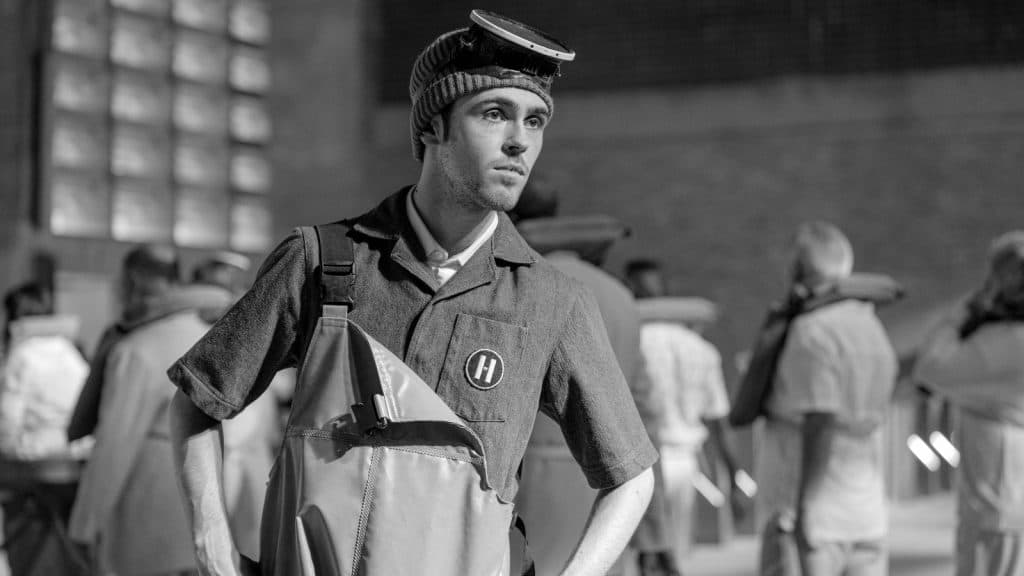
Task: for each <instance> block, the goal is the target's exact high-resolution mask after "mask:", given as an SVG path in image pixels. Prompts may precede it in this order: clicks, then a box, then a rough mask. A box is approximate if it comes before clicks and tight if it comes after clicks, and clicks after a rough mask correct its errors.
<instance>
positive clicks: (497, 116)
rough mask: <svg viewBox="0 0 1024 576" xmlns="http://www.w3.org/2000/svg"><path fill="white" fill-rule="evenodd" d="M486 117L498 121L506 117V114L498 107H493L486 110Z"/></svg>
mask: <svg viewBox="0 0 1024 576" xmlns="http://www.w3.org/2000/svg"><path fill="white" fill-rule="evenodd" d="M484 118H486V119H488V120H494V121H498V120H502V119H504V118H505V114H503V113H502V111H501V110H498V109H497V108H491V109H490V110H488V111H486V112H484Z"/></svg>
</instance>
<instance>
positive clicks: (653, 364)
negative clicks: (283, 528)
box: [0, 178, 1024, 576]
mask: <svg viewBox="0 0 1024 576" xmlns="http://www.w3.org/2000/svg"><path fill="white" fill-rule="evenodd" d="M510 216H511V217H512V218H513V221H514V222H515V223H516V225H517V227H518V228H519V230H520V232H521V234H522V235H523V237H524V238H525V239H526V240H527V241H528V242H529V243H530V244H531V245H532V246H533V247H534V248H535V249H536V250H538V251H539V252H541V253H542V254H544V255H545V256H546V258H547V259H548V260H549V261H551V262H552V263H554V264H555V266H556V267H558V268H559V269H560V270H562V271H563V272H564V273H566V274H568V275H569V276H572V277H574V278H576V279H578V280H580V281H581V282H583V283H584V284H586V285H587V286H588V287H589V289H590V290H591V291H592V293H593V294H594V295H595V297H596V299H597V302H598V304H599V307H600V310H601V314H602V316H603V317H604V322H605V326H606V329H607V332H608V337H609V340H610V342H611V343H612V348H613V350H614V352H615V354H616V357H617V360H618V362H619V365H620V367H621V368H622V370H623V372H624V374H625V375H626V376H627V380H628V381H629V384H630V387H631V390H632V393H633V398H634V401H635V402H636V405H637V408H638V410H639V413H640V415H641V417H642V419H643V421H644V424H645V426H646V428H647V432H648V434H649V436H650V437H651V439H652V440H653V441H654V443H655V445H656V446H657V448H658V450H659V452H660V455H661V458H660V460H659V463H658V464H657V465H656V467H655V477H656V489H655V494H654V497H653V499H652V502H651V505H650V506H649V508H648V512H647V514H646V516H645V517H644V519H643V521H642V522H641V524H640V527H639V528H638V529H637V531H636V533H635V534H634V537H633V539H632V542H631V544H630V549H629V551H628V552H627V554H625V555H623V557H622V558H621V559H620V561H619V562H618V563H617V564H616V566H615V567H614V568H613V572H612V573H617V574H640V575H643V576H673V575H675V576H678V575H679V574H681V573H682V571H681V568H680V567H681V566H683V565H685V557H686V555H687V554H688V551H689V550H690V548H691V546H692V544H693V540H694V530H695V526H696V525H695V523H696V522H697V519H698V517H699V515H698V514H697V512H696V510H697V507H696V502H697V501H698V500H699V499H703V500H705V501H707V502H708V503H710V504H711V506H712V507H713V508H715V509H721V510H725V511H728V513H727V515H726V516H725V518H726V521H727V522H742V521H743V520H744V518H747V517H749V516H750V515H752V514H755V512H756V516H755V518H756V522H757V525H758V526H759V527H760V530H761V540H762V546H761V556H760V573H761V574H764V575H775V574H778V575H789V574H793V575H799V574H812V575H817V574H837V575H838V574H852V575H875V574H877V575H882V574H887V573H888V560H887V552H886V549H885V538H886V531H887V514H886V507H887V503H886V495H885V486H884V482H883V478H884V466H885V454H884V452H885V447H884V445H883V440H882V438H883V429H884V425H885V422H886V416H887V410H888V409H889V406H890V404H891V401H892V396H893V393H894V389H895V388H896V387H897V385H898V383H899V382H904V383H911V384H913V385H914V386H919V387H921V389H922V390H927V391H928V393H935V394H939V395H942V396H943V397H944V398H946V399H948V400H949V401H951V402H952V403H954V404H955V405H956V406H958V407H960V408H961V410H962V416H961V418H960V420H959V428H958V430H957V431H956V433H955V439H956V443H957V444H958V446H959V449H960V452H961V454H963V461H962V463H961V470H960V472H961V475H960V478H959V482H958V493H959V510H958V528H957V533H956V535H955V543H956V557H957V563H958V570H957V574H958V575H973V574H978V575H981V574H986V575H1003V574H1005V575H1013V574H1021V573H1024V563H1022V560H1021V558H1022V544H1024V232H1010V233H1007V234H1004V235H1002V236H999V237H998V238H996V239H995V240H994V242H993V244H992V247H991V250H990V256H989V263H988V273H987V275H986V277H985V278H983V279H982V280H981V282H980V285H979V288H978V289H977V290H976V291H975V292H973V293H972V294H970V295H969V296H968V297H966V298H964V299H963V300H962V301H960V302H958V303H957V304H956V305H955V306H954V307H952V308H951V309H950V310H949V311H948V313H947V314H946V315H945V316H944V317H943V319H942V321H941V322H939V323H938V325H936V326H935V327H934V329H933V330H932V332H931V334H930V336H929V337H928V338H926V339H925V341H924V342H923V344H922V345H921V346H920V348H919V349H918V350H917V351H916V353H915V354H914V359H913V361H911V362H907V363H903V364H904V365H903V366H902V373H901V368H900V362H899V361H898V359H897V357H896V354H895V352H894V351H893V347H892V345H891V343H890V341H889V339H888V336H887V334H886V331H885V329H884V328H883V326H882V324H881V323H880V321H879V320H878V317H877V315H876V307H877V306H881V305H885V304H888V303H891V302H893V301H895V300H898V299H899V298H900V297H901V295H902V290H901V289H900V287H899V284H898V283H897V282H896V281H894V280H893V279H891V278H888V277H886V276H884V275H879V274H863V273H859V272H855V271H854V250H853V246H852V245H851V243H850V241H849V240H848V239H847V237H846V236H845V235H844V234H843V232H842V231H841V230H840V229H839V228H837V227H836V226H834V225H832V224H830V223H827V222H820V221H818V222H808V223H805V224H803V225H801V226H800V227H799V229H798V230H796V231H795V233H794V237H793V241H792V243H791V245H790V246H789V250H790V251H789V254H790V259H789V264H790V269H789V270H788V272H787V273H788V275H789V278H790V290H789V292H788V293H787V294H785V295H784V297H783V298H781V299H779V300H778V301H776V302H772V303H766V304H768V308H767V314H766V318H765V321H764V323H763V325H762V326H761V327H760V328H759V329H758V330H757V336H756V338H755V339H754V341H753V343H752V349H751V351H750V354H749V361H748V362H747V364H746V366H744V367H743V368H744V370H743V373H742V378H741V382H739V383H738V385H737V386H736V387H734V388H735V393H734V394H733V395H732V399H730V397H729V394H728V393H727V387H726V383H725V378H724V376H723V369H722V358H721V355H720V354H719V352H718V350H717V349H716V347H715V346H714V345H713V344H712V343H711V342H710V341H708V340H707V339H706V338H705V337H704V335H703V332H704V331H705V329H706V328H707V327H708V326H710V325H711V324H713V323H714V322H715V320H716V318H717V316H718V314H719V312H718V307H717V306H716V304H715V303H713V302H711V301H709V300H707V299H704V298H699V297H692V296H691V297H680V296H674V295H671V294H669V292H668V290H667V287H666V286H667V282H666V278H665V274H664V272H663V270H662V267H661V265H660V263H659V262H656V261H654V260H649V259H642V260H633V261H630V262H629V263H628V264H627V266H626V267H625V269H624V271H623V272H622V274H621V275H618V276H617V275H614V274H612V273H611V272H609V271H607V270H606V269H603V268H602V265H603V264H604V260H605V256H606V255H607V252H608V250H609V248H610V247H611V246H612V245H614V243H615V242H616V241H618V240H619V239H621V238H623V237H624V236H626V235H628V233H629V229H628V227H627V226H625V225H624V224H623V223H621V222H619V221H617V220H616V219H615V218H612V217H609V216H605V215H585V216H579V215H573V216H561V215H559V214H558V197H557V193H556V191H555V190H554V189H553V188H552V187H551V186H549V185H546V184H545V183H544V181H543V180H542V179H541V178H537V181H536V182H533V181H531V184H530V185H528V186H527V188H526V190H525V191H524V194H523V196H522V198H521V200H520V203H519V205H518V206H517V207H516V209H515V210H514V211H513V212H511V213H510ZM250 273H251V270H250V262H249V259H248V258H246V257H244V256H242V255H239V254H233V253H219V254H215V255H213V256H211V257H210V258H208V259H207V260H205V261H203V262H201V263H200V264H198V265H197V266H196V267H195V268H194V269H193V270H192V271H191V272H190V274H189V275H188V278H189V280H188V281H183V276H184V275H183V274H182V271H181V270H180V266H179V261H178V255H177V254H176V253H175V251H174V250H173V249H172V248H169V247H166V246H154V245H144V246H138V247H136V248H134V249H132V250H131V251H130V252H129V253H128V254H127V256H126V257H125V258H124V261H123V267H122V270H121V282H120V288H121V290H120V299H121V307H120V308H121V314H120V317H118V318H116V319H112V323H111V325H110V326H109V327H108V328H107V329H106V330H105V331H104V333H103V335H102V337H101V338H100V341H99V344H98V345H97V346H96V350H94V351H92V352H91V354H85V353H83V350H82V349H81V347H80V346H79V345H78V343H77V342H78V328H79V327H78V320H77V319H76V317H74V316H72V315H67V314H60V313H57V311H56V310H55V306H54V294H53V293H52V289H49V288H47V287H45V286H43V285H41V284H36V283H29V284H24V285H20V286H17V287H16V288H14V289H12V290H11V291H10V292H9V293H8V294H7V295H6V297H5V298H4V310H5V313H6V324H5V328H4V332H3V371H2V380H0V455H2V458H3V462H4V463H3V466H4V468H5V472H4V473H3V478H4V484H5V485H4V486H3V490H4V492H3V499H4V502H3V507H4V544H5V548H6V550H7V557H8V562H9V564H10V568H11V571H12V573H13V574H104V575H106V574H144V573H145V574H150V573H160V574H190V573H194V570H195V559H194V551H193V542H192V541H191V534H190V532H189V528H188V523H187V519H186V515H185V510H184V506H183V504H182V500H181V496H180V493H179V487H178V484H177V482H178V481H177V479H176V473H175V471H174V455H173V452H172V448H171V444H170V442H169V431H168V418H167V411H168V405H169V403H170V400H171V397H172V395H173V393H174V390H175V388H174V387H173V386H172V385H171V383H170V382H169V380H168V377H167V375H166V370H167V367H168V366H169V365H170V364H171V363H172V362H174V360H175V359H177V358H178V357H179V356H180V355H181V354H183V353H184V352H185V351H186V350H187V349H188V348H189V347H190V346H191V345H192V344H193V343H194V342H196V341H197V340H198V339H199V338H200V337H201V336H202V335H203V334H204V333H205V332H206V331H207V329H208V328H209V326H210V325H211V324H212V323H213V322H216V320H217V319H218V317H219V316H220V315H221V314H222V313H223V312H224V311H225V310H226V309H227V308H228V307H230V306H231V305H232V303H233V302H234V301H235V300H236V299H237V298H238V297H239V296H240V295H241V294H242V293H244V292H245V289H246V285H247V281H248V279H249V278H250ZM752 331H753V327H752ZM294 382H295V376H294V374H293V372H292V371H285V372H281V373H279V374H278V375H277V377H275V378H274V380H273V384H272V385H271V388H270V393H268V394H264V395H262V396H261V397H260V398H259V399H258V400H257V401H255V402H253V403H252V404H251V405H250V406H249V407H248V408H247V409H246V410H244V411H243V412H242V413H241V414H240V415H239V416H237V417H236V418H233V419H230V420H227V421H225V425H224V428H223V439H222V446H223V470H224V478H225V487H224V491H225V502H226V504H227V507H228V511H227V512H228V517H229V519H230V522H231V529H232V535H233V537H234V538H235V540H236V544H237V546H238V548H239V550H240V551H241V552H242V553H243V554H245V555H246V556H249V557H250V558H257V557H258V555H259V526H260V516H261V510H262V506H263V499H264V493H265V490H266V479H267V477H268V475H269V472H270V469H271V467H272V466H273V462H274V458H275V454H276V452H277V450H278V446H279V445H280V442H281V439H282V434H283V430H284V423H285V419H286V418H287V411H288V405H289V400H290V398H291V394H292V392H293V387H294ZM900 385H902V384H900ZM754 423H757V425H758V426H759V428H758V429H759V430H760V432H759V434H758V438H757V439H756V440H757V448H756V454H757V458H756V462H755V466H754V470H753V472H752V473H748V472H747V471H746V470H744V469H743V468H742V466H741V465H740V464H739V460H738V458H737V457H736V455H735V453H734V450H733V448H732V441H731V439H730V436H731V432H730V428H731V427H733V426H735V427H740V426H749V425H751V424H754ZM61 462H63V463H72V464H73V466H72V468H71V472H69V473H67V474H64V475H61V474H56V475H54V474H55V473H54V472H53V470H52V468H45V467H44V466H43V464H49V465H51V467H52V465H53V464H54V463H61ZM594 494H595V492H594V491H593V490H591V489H590V488H588V487H587V484H586V481H585V479H584V477H583V476H582V474H581V472H580V471H579V468H578V466H577V465H576V464H575V462H574V460H573V456H572V454H571V452H570V451H569V449H568V447H567V446H566V445H565V442H564V440H563V438H562V433H561V431H560V430H559V428H558V426H557V425H555V424H554V423H553V422H552V421H550V420H549V419H547V418H540V419H538V422H537V425H536V428H535V430H534V433H533V437H532V438H531V440H530V443H529V448H528V450H527V453H526V457H525V459H524V462H523V466H522V480H521V490H520V494H519V499H518V503H517V504H518V510H519V513H520V514H521V515H522V517H523V518H525V519H526V521H527V524H528V526H529V527H530V530H531V532H530V536H531V537H530V540H531V546H530V554H531V555H532V556H533V557H534V559H535V561H536V564H537V568H538V570H539V572H538V573H540V574H549V573H555V571H557V569H558V568H559V567H560V566H561V565H562V564H563V563H564V562H565V557H566V556H567V555H568V554H569V553H570V552H571V550H572V547H573V545H574V544H575V537H576V535H577V534H579V532H580V530H581V529H582V526H583V525H584V524H585V523H586V522H587V520H588V518H587V514H588V512H589V510H590V505H591V502H592V500H593V498H594ZM704 520H705V521H706V520H707V518H706V517H705V518H704ZM720 521H721V519H717V520H715V522H720ZM951 541H952V537H951Z"/></svg>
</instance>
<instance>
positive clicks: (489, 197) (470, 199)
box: [438, 150, 519, 212]
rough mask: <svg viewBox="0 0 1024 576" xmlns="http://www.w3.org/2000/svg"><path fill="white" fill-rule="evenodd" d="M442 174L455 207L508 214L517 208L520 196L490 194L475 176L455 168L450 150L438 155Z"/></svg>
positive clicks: (499, 193)
mask: <svg viewBox="0 0 1024 576" xmlns="http://www.w3.org/2000/svg"><path fill="white" fill-rule="evenodd" d="M438 161H439V162H440V164H441V174H442V175H443V177H444V184H445V186H446V188H447V192H448V194H447V196H448V198H449V200H450V201H451V202H452V204H454V205H455V206H457V207H459V208H462V209H464V210H467V211H478V210H481V209H483V210H496V211H499V212H507V211H508V210H511V209H512V208H514V207H515V204H516V201H517V200H518V198H519V195H518V194H503V193H501V192H498V193H489V192H488V191H487V190H485V188H484V186H483V185H482V183H481V182H480V180H479V179H478V178H477V177H475V176H473V175H465V174H462V173H460V171H459V170H458V169H457V168H455V166H454V163H453V162H452V160H451V153H450V151H448V150H445V151H443V152H442V153H441V154H439V155H438Z"/></svg>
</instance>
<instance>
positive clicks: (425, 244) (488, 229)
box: [405, 187, 498, 285]
mask: <svg viewBox="0 0 1024 576" xmlns="http://www.w3.org/2000/svg"><path fill="white" fill-rule="evenodd" d="M415 193H416V188H415V187H413V188H412V189H411V190H409V193H408V194H406V195H405V212H406V214H408V215H409V224H410V225H411V226H412V230H413V233H415V234H416V239H417V240H418V241H419V243H420V246H421V247H422V248H423V253H424V254H425V255H426V264H427V266H430V269H431V270H433V272H434V277H435V278H437V280H438V282H440V283H441V284H442V285H443V284H444V283H445V282H447V281H448V280H449V279H450V278H451V277H452V276H454V275H455V273H456V272H458V271H459V269H460V268H462V267H463V266H465V265H466V262H469V259H470V258H472V257H473V254H476V251H477V250H479V249H480V247H481V246H483V245H484V242H487V241H488V240H490V239H491V237H492V236H494V231H495V230H497V229H498V213H497V212H495V211H493V210H492V211H491V212H489V213H488V214H487V217H486V218H487V224H486V225H485V226H484V227H483V228H482V229H481V230H480V232H479V233H478V234H477V236H476V238H474V239H473V242H472V243H470V245H469V246H467V247H466V248H465V249H464V250H462V251H461V252H459V253H457V254H449V253H448V251H447V250H445V249H444V248H443V247H442V246H441V244H440V243H439V242H438V241H437V239H435V238H434V235H433V234H431V233H430V230H429V229H428V228H427V225H426V224H425V223H424V222H423V218H422V217H421V216H420V213H419V210H418V209H417V208H416V203H415V202H413V199H412V195H413V194H415Z"/></svg>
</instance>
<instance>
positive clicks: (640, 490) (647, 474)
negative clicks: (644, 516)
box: [607, 467, 654, 509]
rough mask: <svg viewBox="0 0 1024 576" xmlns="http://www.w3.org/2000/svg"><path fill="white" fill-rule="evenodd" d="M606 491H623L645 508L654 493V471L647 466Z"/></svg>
mask: <svg viewBox="0 0 1024 576" xmlns="http://www.w3.org/2000/svg"><path fill="white" fill-rule="evenodd" d="M607 491H608V492H620V493H623V494H625V495H627V496H628V497H629V498H630V499H631V500H634V501H636V502H638V504H639V505H640V506H641V507H642V508H644V509H646V508H647V505H648V504H649V503H650V501H651V495H652V494H654V471H653V470H652V469H651V468H650V467H647V468H645V469H644V470H643V471H642V472H640V473H639V474H637V475H636V476H634V477H632V478H630V479H629V480H626V481H625V482H623V483H622V484H619V485H618V486H615V487H614V488H609V489H608V490H607Z"/></svg>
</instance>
